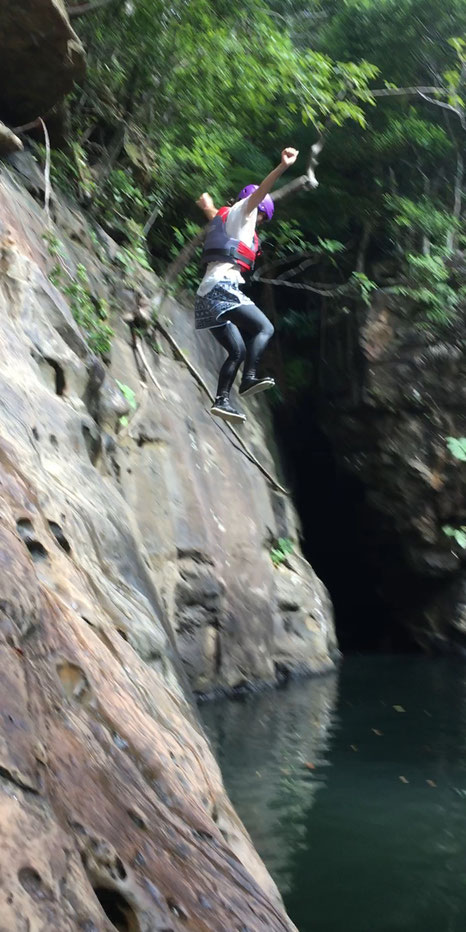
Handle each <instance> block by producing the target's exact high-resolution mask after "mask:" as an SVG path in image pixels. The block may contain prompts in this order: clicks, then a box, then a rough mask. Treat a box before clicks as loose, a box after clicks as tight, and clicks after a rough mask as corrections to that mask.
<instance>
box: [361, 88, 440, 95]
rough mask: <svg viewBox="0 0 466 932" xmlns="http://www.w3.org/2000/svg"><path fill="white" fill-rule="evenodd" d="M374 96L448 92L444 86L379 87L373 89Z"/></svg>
mask: <svg viewBox="0 0 466 932" xmlns="http://www.w3.org/2000/svg"><path fill="white" fill-rule="evenodd" d="M370 93H371V94H372V96H373V97H403V96H406V95H407V94H448V91H447V90H446V88H443V87H436V86H433V87H378V88H375V90H371V91H370Z"/></svg>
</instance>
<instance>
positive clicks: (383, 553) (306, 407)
mask: <svg viewBox="0 0 466 932" xmlns="http://www.w3.org/2000/svg"><path fill="white" fill-rule="evenodd" d="M275 418H276V426H277V428H278V433H279V436H280V439H281V449H282V451H284V454H285V457H286V469H287V473H288V476H287V478H288V482H289V484H290V486H291V488H292V490H293V495H294V501H295V504H296V508H297V511H298V514H299V517H300V521H301V528H302V541H301V545H302V549H303V553H304V555H305V557H306V559H308V560H309V562H310V563H311V565H312V566H313V568H314V570H315V571H316V573H317V575H318V576H319V577H320V578H321V579H322V581H323V582H324V584H325V585H326V587H327V589H328V590H329V592H330V595H331V598H332V601H333V605H334V609H335V622H336V630H337V637H338V642H339V646H340V648H341V650H342V651H343V653H348V652H351V651H385V652H404V653H406V652H409V651H416V650H419V647H418V645H417V644H416V643H415V642H414V639H413V637H412V636H411V634H410V630H409V623H408V620H409V618H410V617H411V616H412V614H413V613H415V612H416V611H417V610H418V608H419V606H420V605H421V604H422V602H423V601H424V600H425V598H426V595H427V592H426V580H425V579H420V578H419V579H418V580H417V579H416V578H415V577H414V576H413V574H412V572H410V571H409V569H408V567H407V566H406V564H405V561H404V558H403V554H402V552H401V547H400V542H399V540H398V538H397V537H396V536H395V534H394V533H393V532H390V530H388V529H387V527H386V526H384V522H383V519H382V516H381V515H380V514H379V513H378V512H376V510H375V509H374V508H373V507H372V506H371V505H370V503H369V502H368V501H367V493H366V489H365V487H364V486H363V484H362V483H361V482H360V481H359V480H358V479H357V478H356V477H354V476H352V475H351V474H350V473H349V472H346V471H345V470H344V469H343V468H342V466H341V465H340V464H339V463H338V461H337V458H336V456H335V453H334V451H333V449H332V445H331V443H330V441H329V439H328V438H327V437H326V435H325V433H324V431H323V430H322V429H321V428H320V427H319V425H318V423H317V416H316V413H315V412H314V411H313V408H312V399H311V398H310V397H304V396H303V397H302V399H301V402H300V404H299V405H297V406H295V407H291V406H290V407H285V406H280V408H279V409H278V410H277V411H276V414H275Z"/></svg>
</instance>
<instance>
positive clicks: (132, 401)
mask: <svg viewBox="0 0 466 932" xmlns="http://www.w3.org/2000/svg"><path fill="white" fill-rule="evenodd" d="M115 382H116V383H117V385H118V388H119V389H120V392H121V394H122V395H123V396H124V398H126V401H127V402H128V404H129V406H130V408H131V410H132V411H135V410H136V408H137V402H136V395H135V394H134V392H133V389H132V388H130V387H129V385H126V384H125V382H119V381H118V379H115ZM128 423H129V418H128V416H127V415H126V414H123V415H122V416H121V417H120V424H121V426H122V427H127V425H128Z"/></svg>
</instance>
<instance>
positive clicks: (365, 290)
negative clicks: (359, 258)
mask: <svg viewBox="0 0 466 932" xmlns="http://www.w3.org/2000/svg"><path fill="white" fill-rule="evenodd" d="M351 284H352V285H353V287H354V288H355V289H356V293H357V294H359V296H360V297H361V298H362V300H363V302H364V304H366V305H367V306H369V305H370V303H371V298H372V292H373V291H374V290H375V289H376V288H377V285H376V283H375V282H373V281H371V280H370V278H368V277H367V275H366V274H365V273H364V272H353V273H352V275H351Z"/></svg>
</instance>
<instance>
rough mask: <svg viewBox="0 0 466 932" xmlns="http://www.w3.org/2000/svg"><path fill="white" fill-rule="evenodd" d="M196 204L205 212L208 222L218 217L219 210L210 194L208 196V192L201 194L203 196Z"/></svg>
mask: <svg viewBox="0 0 466 932" xmlns="http://www.w3.org/2000/svg"><path fill="white" fill-rule="evenodd" d="M196 204H197V206H198V207H200V208H201V210H202V211H204V214H205V216H206V217H207V219H208V220H213V218H214V217H216V216H217V214H218V210H217V208H216V206H215V204H214V202H213V200H212V198H211V196H210V194H207V192H204V194H201V196H200V197H199V198H198V199H197V201H196Z"/></svg>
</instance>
